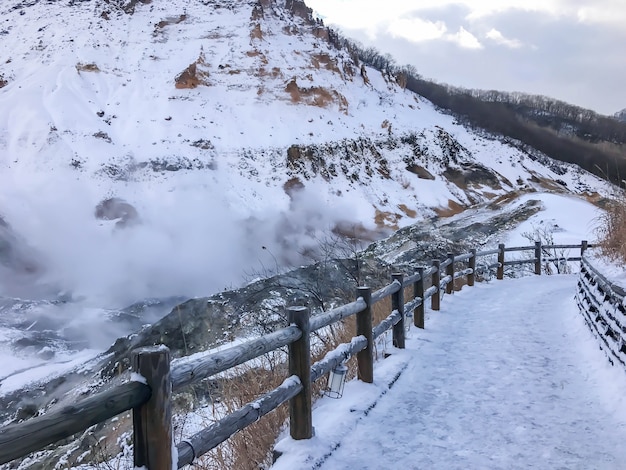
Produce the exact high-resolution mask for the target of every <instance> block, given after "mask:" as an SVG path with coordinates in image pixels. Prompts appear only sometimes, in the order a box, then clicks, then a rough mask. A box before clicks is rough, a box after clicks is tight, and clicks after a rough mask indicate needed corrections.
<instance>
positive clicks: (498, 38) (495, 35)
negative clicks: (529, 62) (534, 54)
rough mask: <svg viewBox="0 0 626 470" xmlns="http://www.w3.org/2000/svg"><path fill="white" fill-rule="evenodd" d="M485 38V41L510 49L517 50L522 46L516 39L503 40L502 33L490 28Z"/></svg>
mask: <svg viewBox="0 0 626 470" xmlns="http://www.w3.org/2000/svg"><path fill="white" fill-rule="evenodd" d="M485 36H486V37H487V39H491V40H492V41H494V42H495V43H496V44H501V45H503V46H506V47H510V48H511V49H518V48H520V47H522V46H523V44H522V42H521V41H519V40H518V39H508V38H505V37H504V36H503V35H502V33H501V32H500V31H498V30H497V29H495V28H492V29H491V30H490V31H489V32H487V34H486V35H485Z"/></svg>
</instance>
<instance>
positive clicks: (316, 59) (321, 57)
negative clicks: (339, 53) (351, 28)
mask: <svg viewBox="0 0 626 470" xmlns="http://www.w3.org/2000/svg"><path fill="white" fill-rule="evenodd" d="M311 63H312V64H313V67H315V68H316V69H318V70H319V68H320V67H321V66H323V67H324V68H325V69H326V70H330V71H331V72H335V73H338V74H339V75H341V72H340V71H339V67H337V64H336V62H335V60H334V59H333V58H331V57H330V56H329V55H328V54H313V55H312V56H311Z"/></svg>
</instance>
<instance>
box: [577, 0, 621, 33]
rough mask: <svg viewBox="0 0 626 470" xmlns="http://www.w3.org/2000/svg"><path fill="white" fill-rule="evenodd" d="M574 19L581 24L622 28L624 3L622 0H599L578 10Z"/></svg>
mask: <svg viewBox="0 0 626 470" xmlns="http://www.w3.org/2000/svg"><path fill="white" fill-rule="evenodd" d="M576 17H577V19H578V21H580V22H581V23H600V24H608V25H614V26H619V27H620V28H623V27H624V24H626V2H624V0H601V1H598V2H597V3H589V4H588V5H585V6H583V7H580V8H578V10H577V11H576Z"/></svg>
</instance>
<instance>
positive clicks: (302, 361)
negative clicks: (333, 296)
mask: <svg viewBox="0 0 626 470" xmlns="http://www.w3.org/2000/svg"><path fill="white" fill-rule="evenodd" d="M287 321H288V323H289V324H290V325H292V324H293V325H296V326H297V327H298V328H300V331H302V337H301V338H300V339H299V340H297V341H294V342H293V343H291V344H290V345H289V348H288V351H289V375H290V376H291V375H297V376H298V377H299V378H300V382H301V383H302V391H301V392H300V393H298V394H297V395H296V396H295V397H293V398H292V399H291V400H289V430H290V433H291V437H292V439H295V440H300V439H310V438H311V437H313V417H312V412H311V406H312V401H311V340H310V333H311V328H310V325H309V309H308V308H306V307H289V308H288V309H287Z"/></svg>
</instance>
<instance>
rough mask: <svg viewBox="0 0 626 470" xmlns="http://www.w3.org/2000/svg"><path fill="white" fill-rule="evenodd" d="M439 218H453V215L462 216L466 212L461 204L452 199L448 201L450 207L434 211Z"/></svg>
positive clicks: (438, 208)
mask: <svg viewBox="0 0 626 470" xmlns="http://www.w3.org/2000/svg"><path fill="white" fill-rule="evenodd" d="M433 210H434V211H435V213H436V214H437V215H438V216H439V217H442V218H443V217H452V216H453V215H456V214H460V213H461V212H463V211H464V210H465V207H463V206H462V205H461V204H459V203H458V202H456V201H453V200H452V199H448V207H437V208H434V209H433Z"/></svg>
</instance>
